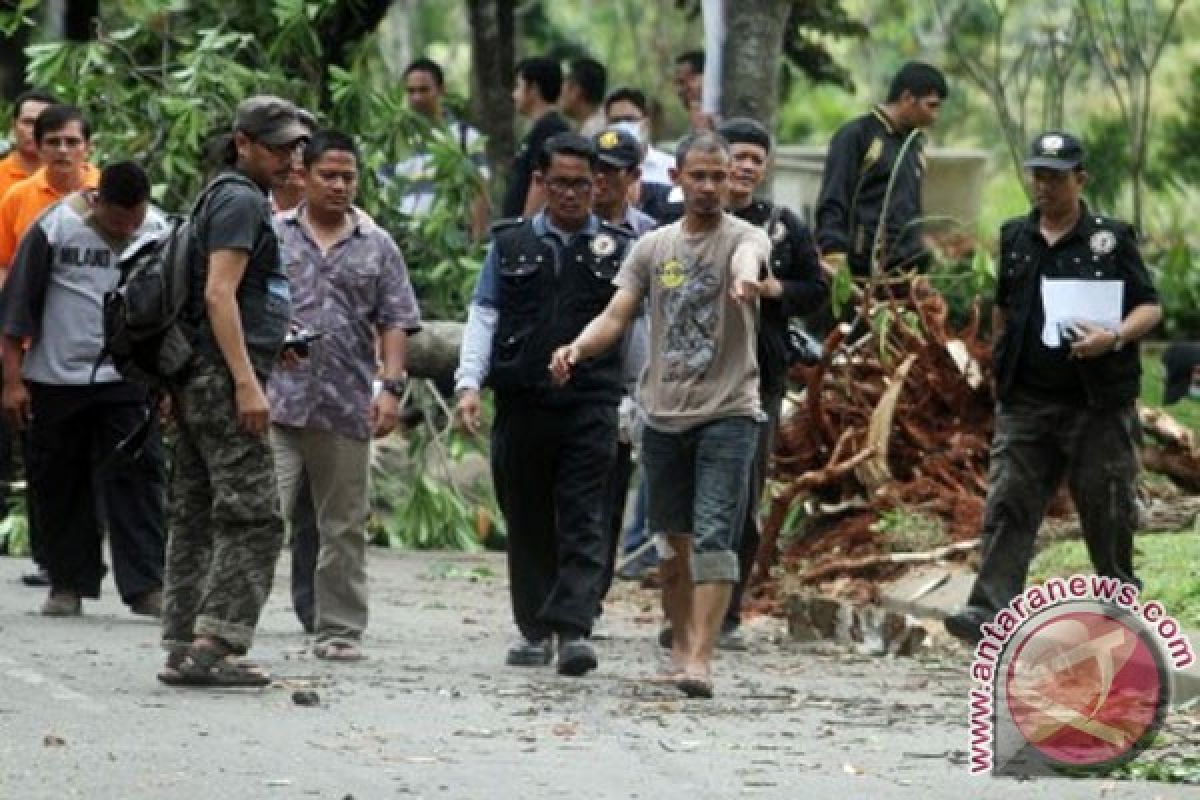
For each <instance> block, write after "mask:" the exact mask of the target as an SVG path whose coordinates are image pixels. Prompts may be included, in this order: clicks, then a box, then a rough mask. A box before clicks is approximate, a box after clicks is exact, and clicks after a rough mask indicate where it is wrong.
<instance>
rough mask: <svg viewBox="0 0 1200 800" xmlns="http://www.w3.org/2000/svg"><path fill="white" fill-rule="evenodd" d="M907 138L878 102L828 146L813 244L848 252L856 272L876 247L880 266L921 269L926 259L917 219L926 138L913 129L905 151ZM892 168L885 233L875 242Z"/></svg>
mask: <svg viewBox="0 0 1200 800" xmlns="http://www.w3.org/2000/svg"><path fill="white" fill-rule="evenodd" d="M908 137H909V131H901V130H899V129H898V128H896V127H895V126H894V125H893V124H892V122H891V120H889V119H888V117H887V115H886V114H884V112H883V110H882V109H881V108H880V107H878V106H876V107H875V108H874V109H873V110H872V111H871V113H870V114H865V115H864V116H861V117H859V118H857V119H855V120H852V121H850V122H848V123H846V124H845V125H843V126H842V127H841V128H840V129H839V130H838V132H837V133H836V134H834V136H833V140H832V141H831V142H830V143H829V153H828V154H827V155H826V156H825V171H824V173H823V174H822V175H821V194H820V198H819V200H818V201H817V215H816V228H817V244H818V245H819V246H820V248H821V252H823V253H845V254H846V260H847V262H848V263H849V264H850V267H851V269H852V270H853V272H854V274H856V275H867V274H869V273H870V271H871V254H872V253H873V252H875V251H876V250H878V251H879V252H880V254H881V261H880V263H881V264H882V265H883V267H884V268H885V269H907V268H911V267H913V266H917V267H921V266H924V264H925V262H926V261H927V260H928V254H927V253H926V251H925V248H924V245H923V244H922V243H921V224H920V217H921V177H922V175H923V173H924V171H925V154H924V136H923V135H922V134H921V133H920V132H917V133H916V134H915V137H914V139H913V142H912V143H911V144H910V145H909V146H908V149H907V150H904V144H905V142H906V141H907V140H908ZM902 150H904V155H903V158H901V151H902ZM893 172H895V175H896V177H895V181H894V183H893V186H892V194H891V198H890V200H889V201H888V207H887V215H886V224H885V226H884V228H883V234H884V235H883V239H882V241H879V242H876V241H875V235H876V231H877V230H878V229H879V220H880V218H881V217H882V216H883V212H884V208H883V201H884V198H885V196H886V195H887V190H888V182H889V181H890V180H891V178H892V173H893Z"/></svg>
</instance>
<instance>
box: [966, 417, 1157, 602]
mask: <svg viewBox="0 0 1200 800" xmlns="http://www.w3.org/2000/svg"><path fill="white" fill-rule="evenodd" d="M1139 438H1140V428H1139V427H1138V417H1137V409H1136V407H1135V406H1134V404H1133V403H1129V404H1128V405H1124V406H1120V407H1118V408H1109V409H1092V408H1079V407H1077V406H1071V405H1063V404H1060V403H1048V402H1045V401H1042V400H1037V399H1033V398H1029V397H1027V396H1023V395H1020V394H1019V393H1018V394H1017V395H1016V396H1015V397H1014V398H1013V399H1012V400H1011V401H1004V402H1002V403H1000V405H999V406H997V410H996V434H995V436H994V438H993V439H992V449H991V462H990V465H989V468H988V497H987V507H986V510H985V511H984V518H983V553H982V555H983V561H982V563H981V564H980V568H979V577H978V578H976V580H975V585H974V587H973V588H972V589H971V595H970V598H969V599H968V601H967V603H968V605H970V606H973V607H977V608H981V609H986V610H988V611H991V612H995V611H999V610H1000V609H1002V608H1004V607H1005V606H1006V605H1008V603H1009V602H1010V601H1011V600H1012V599H1013V598H1014V597H1016V596H1017V595H1018V594H1020V593H1021V592H1022V591H1023V590H1024V588H1025V580H1026V578H1027V576H1028V572H1029V564H1030V562H1031V561H1032V560H1033V556H1034V540H1035V539H1036V538H1037V532H1038V528H1039V527H1040V526H1041V524H1042V517H1043V516H1044V515H1045V513H1046V506H1047V505H1048V504H1049V502H1050V500H1051V498H1053V496H1054V493H1055V492H1056V491H1057V490H1058V486H1059V484H1060V483H1061V482H1062V480H1063V477H1064V476H1065V477H1066V480H1067V488H1068V490H1069V491H1070V494H1071V499H1072V501H1073V502H1074V505H1075V508H1076V509H1077V510H1078V512H1079V520H1080V524H1081V527H1082V528H1083V538H1084V541H1085V542H1086V544H1087V549H1088V555H1089V556H1090V557H1091V560H1092V566H1093V567H1094V568H1095V570H1096V572H1097V573H1098V574H1100V575H1106V576H1110V577H1114V578H1118V579H1120V580H1122V581H1125V582H1128V583H1133V584H1135V585H1139V586H1140V583H1139V582H1138V580H1137V577H1136V576H1135V575H1134V571H1133V532H1134V530H1135V529H1136V528H1137V521H1138V512H1137V498H1136V484H1137V474H1138V456H1137V443H1138V440H1139Z"/></svg>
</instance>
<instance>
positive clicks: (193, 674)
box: [158, 644, 271, 689]
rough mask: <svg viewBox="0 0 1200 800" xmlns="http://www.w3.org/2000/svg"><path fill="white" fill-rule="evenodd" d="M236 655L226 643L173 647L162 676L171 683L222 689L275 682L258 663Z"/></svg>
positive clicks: (252, 686) (170, 684) (160, 675)
mask: <svg viewBox="0 0 1200 800" xmlns="http://www.w3.org/2000/svg"><path fill="white" fill-rule="evenodd" d="M232 655H233V651H232V649H230V648H228V647H224V646H217V647H214V646H212V645H204V646H199V647H198V646H196V645H195V644H193V645H192V646H191V647H189V648H187V649H186V650H185V649H182V648H180V649H177V650H172V651H171V652H170V653H169V654H168V655H167V663H166V668H165V669H164V670H163V671H162V672H160V673H158V679H159V680H160V681H162V682H163V683H165V684H167V685H168V686H195V687H210V688H222V689H246V688H251V689H256V688H261V687H263V686H269V685H270V684H271V676H270V675H268V674H267V673H265V672H263V671H261V669H260V668H259V667H258V665H256V664H252V663H250V662H249V661H240V660H234V659H233V658H231V656H232ZM168 670H173V672H169V671H168Z"/></svg>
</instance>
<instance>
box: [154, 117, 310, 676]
mask: <svg viewBox="0 0 1200 800" xmlns="http://www.w3.org/2000/svg"><path fill="white" fill-rule="evenodd" d="M309 135H310V134H309V129H308V128H307V126H305V125H304V123H303V122H302V120H301V118H300V116H299V115H298V113H297V110H296V107H295V106H294V105H292V104H291V103H289V102H288V101H286V100H283V99H281V98H278V97H272V96H270V95H258V96H255V97H251V98H248V99H247V100H244V101H243V102H242V103H241V105H239V106H238V109H237V115H236V120H235V123H234V130H233V136H232V138H231V139H230V141H229V144H228V146H227V150H226V158H225V162H226V165H227V169H225V170H224V171H222V172H221V173H219V174H218V175H217V176H216V177H215V178H214V179H213V180H212V182H210V183H209V184H208V186H206V187H205V188H204V190H203V191H202V192H201V193H200V197H199V198H198V199H197V200H196V203H195V205H194V206H193V209H192V226H193V234H194V237H195V252H194V255H193V258H194V261H193V264H192V285H191V290H190V296H189V300H188V304H187V306H186V308H185V310H184V317H185V319H187V321H188V322H189V323H190V325H191V327H192V330H193V331H194V334H193V337H192V346H193V348H194V349H195V355H194V356H193V360H192V363H191V366H190V368H189V369H188V370H187V371H186V373H185V375H184V377H183V378H182V379H181V380H179V381H178V382H177V383H176V384H175V385H174V386H172V387H171V399H172V403H173V408H174V413H175V420H176V423H177V427H178V436H177V438H176V445H175V455H174V461H175V463H174V475H173V476H172V486H171V499H170V506H171V508H170V517H171V525H170V539H169V542H168V545H167V579H166V587H165V590H164V608H163V646H164V647H165V648H166V650H167V652H168V654H169V655H168V657H167V664H166V667H165V668H164V669H163V670H162V671H161V672H160V673H159V676H158V677H159V679H160V680H161V681H163V682H164V683H169V684H172V685H185V686H263V685H266V684H267V683H268V682H269V678H268V676H267V675H266V674H265V673H264V672H262V671H261V670H259V669H257V668H255V667H254V666H252V665H249V664H246V663H244V662H241V661H239V660H237V657H238V656H240V655H242V654H244V653H245V652H246V651H247V650H248V649H249V648H250V644H251V641H252V639H253V636H254V629H255V627H256V626H257V624H258V617H259V614H260V612H261V611H262V607H263V604H264V603H265V602H266V599H267V596H268V595H269V594H270V592H271V578H272V576H273V575H274V571H275V561H276V559H277V558H278V556H279V550H280V547H281V546H282V544H283V520H282V518H281V516H280V513H279V495H278V494H277V492H276V488H275V470H274V462H273V460H272V457H271V448H270V445H269V443H268V440H267V438H266V433H267V428H268V424H269V421H270V420H269V406H268V404H267V397H266V394H265V393H264V391H263V387H264V386H265V385H266V383H267V379H268V378H269V377H270V374H271V370H272V368H273V367H274V365H275V363H276V362H277V361H278V360H279V355H280V351H281V349H282V347H283V340H284V337H285V336H286V334H287V331H288V325H289V322H290V319H291V298H290V294H289V290H288V280H287V273H286V272H285V270H284V267H283V263H282V260H281V259H280V250H279V240H278V239H277V238H276V235H275V228H274V226H273V225H272V219H271V207H270V204H269V202H268V199H267V193H268V192H269V191H270V190H271V189H273V188H276V187H279V186H281V185H282V184H283V183H284V182H285V181H286V180H287V178H288V175H289V173H290V172H291V168H292V157H293V154H294V152H295V151H296V148H297V147H299V146H300V145H301V144H303V142H304V141H305V140H306V139H307V138H308V136H309Z"/></svg>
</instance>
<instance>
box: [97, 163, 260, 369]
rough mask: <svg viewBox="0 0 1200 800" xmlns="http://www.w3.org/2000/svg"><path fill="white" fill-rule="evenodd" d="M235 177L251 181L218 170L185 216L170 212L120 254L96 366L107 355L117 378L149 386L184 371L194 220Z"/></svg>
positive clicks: (188, 336) (106, 304) (187, 360)
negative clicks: (164, 224) (117, 280)
mask: <svg viewBox="0 0 1200 800" xmlns="http://www.w3.org/2000/svg"><path fill="white" fill-rule="evenodd" d="M235 181H243V182H245V183H246V184H247V185H252V184H250V181H249V179H248V178H246V177H244V176H242V175H240V174H238V173H236V172H226V173H223V174H221V175H219V176H218V177H216V178H215V179H213V181H212V182H210V183H209V184H208V186H206V187H205V188H204V190H203V191H202V192H201V193H200V196H199V197H197V198H196V202H195V203H194V204H193V205H192V213H191V214H190V215H189V216H186V217H185V216H180V215H172V216H170V217H169V218H168V220H167V227H166V228H165V229H164V230H162V231H159V232H157V233H154V234H152V235H148V236H144V237H142V238H140V239H138V240H137V241H135V242H134V243H133V244H132V245H130V246H129V248H128V249H126V251H125V252H124V253H122V255H121V257H120V259H119V260H118V262H117V266H118V268H119V269H120V270H121V281H120V283H119V284H118V285H117V287H116V288H115V289H113V290H112V291H110V292H107V293H106V294H105V295H104V348H103V350H102V351H101V353H100V356H99V358H98V359H97V360H96V367H97V368H99V366H100V364H101V363H102V362H103V361H104V360H105V359H106V358H111V359H112V363H113V366H115V367H116V368H117V371H118V372H120V373H121V376H122V377H124V378H125V379H126V380H129V381H132V382H134V383H139V384H142V385H143V386H146V387H148V388H150V389H152V390H161V389H164V388H165V387H166V386H167V385H168V384H169V383H171V382H172V381H174V380H177V379H179V378H180V377H181V376H182V375H183V373H184V370H186V369H187V367H188V365H189V364H190V363H191V360H192V352H193V350H192V329H191V326H190V325H189V324H188V322H187V320H185V319H184V318H183V313H184V310H185V308H186V307H187V304H188V300H189V299H190V293H191V283H192V260H193V258H194V254H195V250H196V247H195V244H196V243H195V228H194V226H193V222H194V220H195V219H196V218H197V217H198V216H199V214H200V212H201V210H202V209H203V205H204V204H205V203H206V202H207V200H208V198H209V197H210V196H211V195H212V193H213V190H214V189H216V188H217V187H218V186H220V185H222V184H225V183H230V182H235ZM94 372H95V370H93V374H94Z"/></svg>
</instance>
